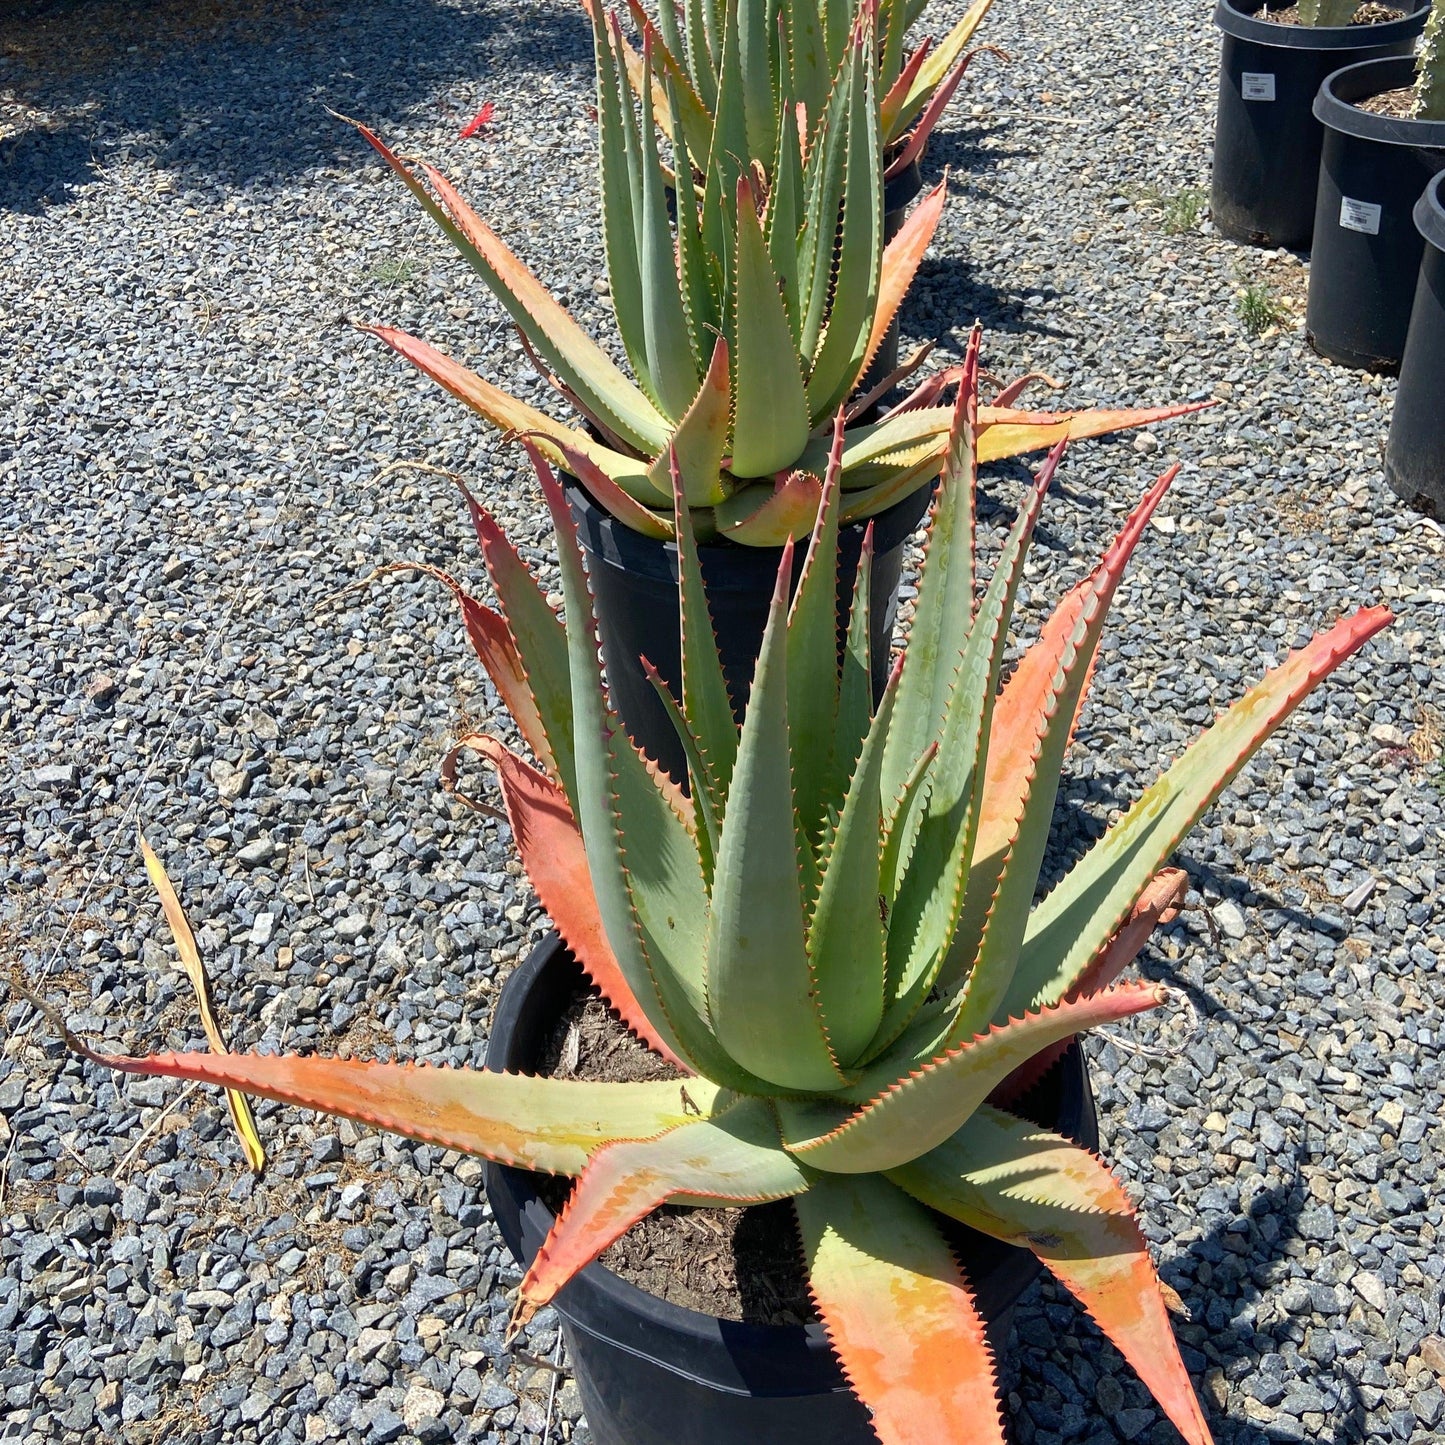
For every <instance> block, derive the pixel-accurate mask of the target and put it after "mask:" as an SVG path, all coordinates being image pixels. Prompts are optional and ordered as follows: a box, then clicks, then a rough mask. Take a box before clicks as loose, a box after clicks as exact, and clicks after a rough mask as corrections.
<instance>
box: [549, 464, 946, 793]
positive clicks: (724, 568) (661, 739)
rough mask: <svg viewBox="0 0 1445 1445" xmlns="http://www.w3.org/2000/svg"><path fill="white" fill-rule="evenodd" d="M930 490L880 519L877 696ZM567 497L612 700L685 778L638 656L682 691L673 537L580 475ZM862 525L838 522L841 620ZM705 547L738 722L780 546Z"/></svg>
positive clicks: (874, 584)
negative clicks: (645, 526)
mask: <svg viewBox="0 0 1445 1445" xmlns="http://www.w3.org/2000/svg"><path fill="white" fill-rule="evenodd" d="M932 494H933V489H932V488H931V487H927V486H924V487H919V488H918V489H917V490H916V491H915V492H913V493H912V494H911V495H910V496H907V497H905V498H904V499H903V500H902V501H901V502H895V503H894V504H893V506H891V507H889V508H888V509H887V510H886V511H883V512H880V513H879V514H878V515H877V516H876V517H874V518H873V567H872V572H871V574H870V590H871V597H872V613H871V617H870V621H871V624H872V628H871V630H872V637H871V639H870V640H871V653H872V665H873V691H874V694H875V696H876V695H877V694H880V693H881V692H882V691H883V684H884V683H885V682H886V681H887V677H888V653H889V649H890V647H891V646H892V641H893V624H894V622H895V620H896V619H897V616H898V583H899V579H900V577H901V576H902V571H903V544H904V543H905V542H906V541H907V540H908V537H909V534H910V533H911V532H913V530H914V529H915V528H916V527H917V526H918V524H919V523H920V522H921V521H922V520H923V514H924V512H925V511H926V510H927V508H928V501H929V498H930V497H931V496H932ZM567 496H568V499H569V500H570V502H571V503H572V513H573V516H575V517H576V519H577V535H578V539H579V540H580V541H581V543H582V550H583V554H584V556H585V557H586V561H587V578H588V581H589V582H590V584H591V586H592V595H593V599H594V601H595V603H596V608H597V627H598V632H599V633H600V636H601V641H602V655H603V658H604V660H605V662H606V664H607V683H608V687H609V689H610V690H611V693H612V704H613V706H614V707H615V708H616V709H617V712H618V714H619V716H620V717H621V718H622V720H623V722H624V723H626V725H627V730H628V731H629V732H630V733H631V734H632V738H633V741H634V742H636V743H637V745H638V746H639V747H640V748H641V749H642V750H643V751H644V752H645V753H646V754H647V755H648V757H650V758H652V759H653V760H654V761H655V762H657V763H660V764H661V765H662V766H663V767H664V768H666V769H667V771H668V772H669V773H671V774H672V776H673V777H674V778H676V779H677V780H678V781H679V782H682V781H684V780H685V779H686V776H687V758H686V756H685V754H684V752H683V748H682V743H681V742H680V740H679V739H678V736H677V732H676V731H675V729H674V728H673V725H672V719H671V718H670V717H669V716H668V712H667V709H666V707H665V706H664V705H663V703H662V700H661V699H660V698H659V697H658V695H657V693H656V692H655V691H654V690H653V686H652V684H651V683H650V682H649V681H648V679H647V674H646V673H644V672H643V670H642V662H641V659H642V658H644V657H645V658H646V659H647V660H648V661H649V662H650V663H651V664H652V665H653V666H654V667H655V668H656V669H657V670H658V672H659V673H661V674H662V676H663V678H664V679H665V680H666V682H667V685H668V686H669V688H671V689H672V694H673V696H674V697H679V696H680V690H681V683H682V639H681V633H680V631H679V628H678V590H677V548H676V547H675V546H674V545H673V544H672V543H671V542H662V541H658V540H656V539H654V538H651V537H644V536H643V535H642V534H641V533H640V532H634V531H633V530H632V529H631V528H630V527H628V526H625V525H624V524H623V523H621V522H619V521H618V520H617V519H616V518H615V517H613V516H612V515H611V513H609V512H607V511H606V510H605V509H604V508H602V507H599V506H598V505H597V503H596V502H594V501H593V499H592V497H591V496H590V495H589V494H588V492H587V491H586V489H585V488H584V487H583V486H582V485H581V484H580V483H579V482H577V481H576V480H575V479H570V478H569V479H568V486H567ZM865 526H866V524H864V523H852V524H850V525H848V526H845V527H843V528H841V529H840V533H839V539H838V608H839V619H840V624H841V621H842V619H843V618H844V617H846V615H847V608H848V604H849V602H850V601H851V599H852V594H853V581H854V578H855V577H856V576H857V575H858V558H859V556H860V555H861V553H862V550H863V533H864V530H865ZM805 551H806V549H805V548H802V547H800V548H798V550H797V553H796V556H795V559H794V565H793V585H794V586H795V587H796V586H797V583H798V579H799V577H800V576H801V575H802V569H803V561H804V555H805ZM698 553H699V555H700V557H701V560H702V578H703V586H704V587H705V589H706V591H707V599H708V605H709V609H710V610H711V613H712V621H713V628H714V630H715V632H716V634H717V640H718V650H719V652H720V653H721V656H722V665H723V675H724V676H725V677H726V679H727V683H728V691H729V692H730V694H731V695H732V700H733V709H734V711H735V712H736V714H737V717H738V721H739V722H741V721H742V712H743V708H744V707H745V706H746V703H747V699H748V693H749V690H750V689H751V687H752V680H753V668H754V666H755V665H756V663H757V658H758V648H759V647H760V646H761V645H762V640H763V628H764V626H765V625H766V623H767V620H768V603H769V602H770V601H771V599H772V595H773V584H774V582H775V580H776V578H777V575H778V566H779V564H780V562H781V561H782V555H783V554H782V549H781V548H779V547H741V546H738V545H737V544H736V543H733V542H728V541H718V542H712V543H705V544H703V545H701V546H700V547H699V548H698ZM840 641H841V638H840Z"/></svg>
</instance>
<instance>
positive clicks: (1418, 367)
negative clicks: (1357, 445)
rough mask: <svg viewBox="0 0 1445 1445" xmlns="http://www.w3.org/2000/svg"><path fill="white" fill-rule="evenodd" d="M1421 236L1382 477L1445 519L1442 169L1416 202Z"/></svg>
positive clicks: (1410, 499)
mask: <svg viewBox="0 0 1445 1445" xmlns="http://www.w3.org/2000/svg"><path fill="white" fill-rule="evenodd" d="M1415 226H1416V229H1417V230H1418V231H1419V232H1420V235H1421V237H1422V238H1423V240H1424V242H1425V256H1424V259H1423V260H1422V261H1421V263H1420V279H1419V282H1418V284H1417V285H1416V287H1415V305H1414V307H1413V309H1412V310H1411V312H1410V331H1409V334H1408V336H1407V337H1406V339H1405V354H1404V357H1403V358H1402V360H1401V362H1400V389H1399V391H1397V392H1396V393H1395V411H1394V415H1393V416H1392V417H1391V418H1390V440H1389V441H1388V443H1387V444H1386V446H1385V480H1386V481H1387V482H1389V484H1390V487H1391V490H1392V491H1394V493H1395V495H1396V496H1398V497H1401V498H1403V500H1404V501H1405V502H1407V503H1408V504H1409V505H1410V506H1412V507H1414V508H1415V509H1416V510H1417V511H1420V512H1424V513H1426V514H1427V515H1428V516H1431V517H1436V518H1439V519H1440V520H1442V521H1445V171H1442V172H1441V173H1440V174H1439V175H1438V176H1436V177H1435V179H1434V180H1433V181H1432V182H1431V183H1430V184H1429V185H1428V186H1427V187H1426V188H1425V194H1424V195H1423V196H1421V197H1420V199H1419V201H1418V202H1417V203H1416V205H1415Z"/></svg>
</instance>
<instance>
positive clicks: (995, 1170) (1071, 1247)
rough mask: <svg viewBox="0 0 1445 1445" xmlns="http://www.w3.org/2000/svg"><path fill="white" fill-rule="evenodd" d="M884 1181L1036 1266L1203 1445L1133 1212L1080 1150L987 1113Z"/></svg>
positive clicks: (1193, 1441) (1200, 1422) (1203, 1428)
mask: <svg viewBox="0 0 1445 1445" xmlns="http://www.w3.org/2000/svg"><path fill="white" fill-rule="evenodd" d="M888 1178H889V1179H890V1180H892V1182H893V1183H894V1184H896V1185H898V1187H899V1188H900V1189H904V1190H906V1191H907V1192H908V1193H909V1194H911V1195H912V1196H913V1197H914V1198H915V1199H918V1200H920V1201H921V1202H922V1203H924V1204H926V1205H928V1207H929V1208H930V1209H936V1210H937V1211H938V1212H939V1213H941V1214H946V1215H948V1216H950V1217H951V1218H953V1219H957V1220H958V1221H959V1222H960V1223H962V1224H966V1225H968V1226H969V1227H970V1228H972V1229H977V1230H979V1231H981V1232H982V1233H984V1234H988V1235H992V1236H993V1238H995V1239H997V1240H1000V1241H1001V1242H1002V1243H1004V1244H1011V1245H1014V1246H1015V1247H1018V1248H1022V1249H1028V1250H1031V1251H1032V1252H1033V1253H1034V1254H1036V1255H1037V1256H1038V1257H1039V1258H1040V1259H1041V1260H1042V1261H1043V1262H1044V1263H1045V1264H1046V1265H1047V1266H1048V1268H1049V1269H1050V1270H1051V1271H1052V1272H1053V1273H1054V1274H1055V1275H1057V1276H1058V1278H1059V1279H1061V1280H1062V1281H1063V1282H1064V1284H1065V1285H1067V1286H1068V1288H1069V1290H1070V1291H1071V1292H1072V1293H1073V1294H1074V1295H1075V1296H1077V1298H1078V1299H1079V1301H1080V1303H1081V1304H1083V1306H1084V1308H1085V1309H1087V1310H1088V1311H1089V1313H1090V1314H1091V1315H1092V1316H1093V1317H1094V1319H1095V1321H1096V1322H1097V1323H1098V1325H1099V1327H1100V1328H1101V1329H1102V1330H1103V1331H1104V1333H1105V1334H1107V1335H1108V1336H1109V1338H1110V1339H1111V1340H1112V1341H1113V1342H1114V1343H1115V1344H1116V1345H1117V1346H1118V1347H1119V1349H1120V1351H1121V1352H1122V1353H1123V1355H1124V1357H1125V1358H1126V1359H1127V1360H1128V1361H1129V1363H1130V1364H1131V1365H1133V1367H1134V1369H1135V1370H1136V1371H1137V1372H1138V1374H1139V1378H1140V1379H1142V1380H1143V1381H1144V1383H1145V1384H1146V1385H1147V1386H1148V1387H1149V1390H1150V1391H1151V1393H1152V1394H1153V1396H1154V1398H1155V1399H1156V1400H1158V1401H1159V1403H1160V1404H1161V1405H1163V1406H1164V1408H1165V1410H1166V1411H1167V1412H1168V1415H1169V1418H1170V1419H1171V1420H1172V1421H1173V1422H1174V1424H1175V1426H1176V1427H1177V1428H1178V1430H1179V1433H1180V1434H1181V1435H1183V1436H1184V1438H1185V1440H1187V1441H1188V1442H1189V1445H1211V1441H1210V1434H1209V1427H1208V1425H1206V1424H1205V1423H1204V1415H1203V1412H1202V1411H1201V1410H1200V1408H1199V1401H1198V1399H1197V1398H1196V1396H1195V1394H1194V1389H1193V1387H1192V1386H1191V1384H1190V1382H1189V1373H1188V1371H1187V1370H1186V1369H1185V1368H1184V1362H1183V1360H1181V1359H1180V1357H1179V1349H1178V1346H1177V1345H1175V1343H1174V1335H1173V1332H1172V1330H1171V1329H1170V1327H1169V1314H1168V1311H1167V1310H1166V1309H1165V1307H1164V1300H1163V1297H1162V1295H1161V1293H1160V1290H1159V1278H1158V1275H1157V1274H1156V1273H1155V1271H1154V1265H1153V1262H1152V1261H1151V1260H1150V1258H1149V1246H1148V1245H1147V1244H1146V1243H1145V1240H1144V1236H1143V1234H1142V1233H1141V1232H1140V1230H1139V1226H1138V1224H1137V1222H1136V1221H1135V1218H1134V1210H1133V1207H1132V1205H1131V1204H1130V1203H1129V1198H1128V1196H1127V1195H1126V1194H1125V1193H1124V1191H1123V1190H1122V1189H1121V1188H1120V1187H1119V1185H1118V1183H1117V1182H1116V1181H1115V1179H1114V1177H1113V1175H1111V1174H1110V1173H1109V1171H1108V1169H1106V1168H1105V1167H1104V1165H1103V1164H1102V1163H1100V1161H1099V1160H1098V1159H1096V1158H1095V1157H1094V1155H1092V1154H1091V1153H1089V1151H1088V1150H1086V1149H1081V1148H1080V1147H1079V1146H1078V1145H1077V1144H1074V1143H1072V1142H1071V1141H1070V1140H1068V1139H1064V1138H1062V1137H1061V1136H1059V1135H1058V1134H1054V1133H1051V1132H1050V1131H1049V1130H1047V1129H1041V1128H1039V1127H1038V1126H1037V1125H1036V1124H1030V1123H1028V1122H1026V1121H1025V1120H1023V1119H1019V1118H1016V1117H1015V1116H1013V1115H1012V1114H1007V1113H1004V1112H1003V1111H1002V1110H999V1109H993V1108H990V1107H989V1106H988V1105H987V1104H985V1105H983V1106H982V1107H981V1108H980V1109H979V1111H978V1112H977V1113H976V1114H975V1115H974V1116H973V1117H972V1118H971V1119H970V1120H969V1121H968V1122H967V1123H966V1124H965V1125H964V1126H963V1128H961V1129H960V1130H959V1131H958V1133H957V1134H955V1135H954V1136H953V1137H952V1138H951V1139H948V1140H945V1141H944V1143H942V1144H940V1145H939V1146H938V1147H937V1148H936V1149H933V1150H931V1151H930V1152H929V1153H927V1154H924V1155H922V1156H921V1157H919V1158H918V1159H914V1160H911V1161H910V1162H909V1163H907V1164H903V1165H900V1166H899V1167H898V1168H897V1169H890V1170H889V1171H888Z"/></svg>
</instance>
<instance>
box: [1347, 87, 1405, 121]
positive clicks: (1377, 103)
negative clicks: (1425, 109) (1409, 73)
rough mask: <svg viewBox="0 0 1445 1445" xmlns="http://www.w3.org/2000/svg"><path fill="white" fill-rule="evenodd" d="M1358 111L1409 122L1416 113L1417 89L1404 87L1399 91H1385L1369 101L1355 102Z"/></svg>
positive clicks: (1371, 97) (1373, 96)
mask: <svg viewBox="0 0 1445 1445" xmlns="http://www.w3.org/2000/svg"><path fill="white" fill-rule="evenodd" d="M1355 109H1356V110H1364V111H1368V112H1369V113H1370V114H1371V115H1388V116H1390V117H1392V118H1393V119H1395V120H1409V119H1410V118H1411V117H1412V116H1413V115H1414V112H1415V88H1414V86H1412V85H1402V86H1401V87H1400V88H1399V89H1398V90H1384V91H1381V92H1380V94H1379V95H1372V96H1370V97H1369V98H1368V99H1367V100H1358V101H1356V102H1355Z"/></svg>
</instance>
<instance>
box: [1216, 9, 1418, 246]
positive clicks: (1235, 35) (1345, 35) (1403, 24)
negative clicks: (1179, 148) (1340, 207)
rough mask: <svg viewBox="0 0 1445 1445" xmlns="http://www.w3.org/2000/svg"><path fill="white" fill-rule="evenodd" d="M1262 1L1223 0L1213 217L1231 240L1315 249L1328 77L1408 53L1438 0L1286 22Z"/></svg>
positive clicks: (1218, 21) (1218, 22)
mask: <svg viewBox="0 0 1445 1445" xmlns="http://www.w3.org/2000/svg"><path fill="white" fill-rule="evenodd" d="M1263 8H1264V3H1263V0H1218V4H1217V5H1216V6H1215V10H1214V23H1215V25H1217V26H1218V27H1219V29H1220V30H1221V31H1222V32H1223V35H1224V46H1223V50H1222V52H1221V54H1220V61H1219V108H1218V111H1217V115H1216V120H1215V128H1214V173H1213V180H1212V186H1211V197H1210V216H1211V218H1212V219H1213V221H1214V224H1215V227H1216V228H1217V229H1218V231H1219V233H1220V234H1221V235H1223V236H1226V237H1228V238H1229V239H1230V240H1231V241H1246V242H1249V243H1251V244H1253V245H1257V246H1289V247H1291V248H1299V249H1303V248H1307V247H1308V246H1309V244H1310V237H1311V235H1312V234H1313V231H1314V222H1315V178H1316V176H1317V174H1318V172H1319V164H1320V144H1321V141H1322V139H1323V134H1324V133H1323V131H1322V129H1321V127H1320V123H1319V121H1318V120H1317V119H1316V118H1315V114H1314V111H1313V109H1312V106H1313V103H1314V98H1315V95H1316V93H1317V92H1318V90H1319V88H1320V84H1321V82H1323V80H1324V78H1325V77H1326V76H1327V75H1328V74H1329V73H1330V72H1331V71H1334V70H1338V69H1340V68H1341V66H1345V65H1354V64H1355V63H1356V62H1358V61H1362V60H1375V59H1378V58H1380V57H1384V56H1392V55H1408V54H1410V52H1411V50H1412V49H1413V48H1414V45H1415V37H1416V36H1417V35H1419V33H1420V31H1421V30H1422V29H1423V28H1424V25H1425V17H1426V16H1427V15H1428V14H1429V10H1430V0H1403V4H1402V5H1401V8H1402V9H1404V10H1405V11H1407V12H1408V13H1407V14H1405V15H1404V16H1402V17H1401V18H1400V19H1398V20H1387V21H1384V22H1381V23H1379V24H1375V25H1326V26H1314V25H1282V24H1280V23H1279V22H1277V21H1273V20H1269V19H1268V18H1264V17H1261V16H1260V14H1259V11H1261V10H1262V9H1263Z"/></svg>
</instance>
